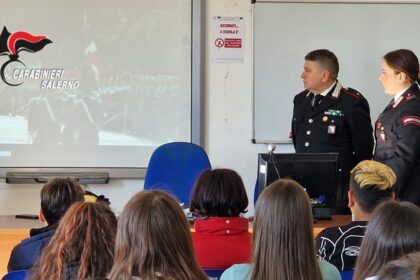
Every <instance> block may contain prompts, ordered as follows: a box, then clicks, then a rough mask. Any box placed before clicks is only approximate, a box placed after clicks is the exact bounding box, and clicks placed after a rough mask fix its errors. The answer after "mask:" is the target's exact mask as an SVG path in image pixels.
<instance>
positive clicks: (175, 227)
mask: <svg viewBox="0 0 420 280" xmlns="http://www.w3.org/2000/svg"><path fill="white" fill-rule="evenodd" d="M133 276H138V277H140V278H141V279H143V280H151V279H153V280H156V279H172V280H206V279H207V276H206V275H205V274H204V272H203V271H202V269H201V268H200V266H199V265H198V263H197V260H196V259H195V255H194V249H193V243H192V237H191V232H190V228H189V224H188V221H187V218H186V217H185V214H184V212H183V211H182V209H181V207H180V206H179V204H178V202H177V201H176V200H175V198H173V197H172V196H170V195H169V194H167V193H165V192H162V191H156V190H155V191H142V192H139V193H137V194H136V195H134V196H133V197H132V198H131V199H130V201H129V202H128V203H127V204H126V205H125V207H124V209H123V211H122V213H121V216H120V218H119V220H118V231H117V238H116V243H115V258H114V264H113V266H112V270H111V272H110V274H109V278H110V279H112V280H131V279H132V277H133Z"/></svg>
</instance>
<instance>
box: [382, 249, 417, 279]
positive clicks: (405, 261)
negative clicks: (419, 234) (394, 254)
mask: <svg viewBox="0 0 420 280" xmlns="http://www.w3.org/2000/svg"><path fill="white" fill-rule="evenodd" d="M378 280H420V252H416V253H411V254H408V255H404V256H402V257H401V258H399V259H397V260H395V261H391V262H389V263H387V264H386V265H385V266H384V267H383V268H382V269H381V270H380V271H379V273H378Z"/></svg>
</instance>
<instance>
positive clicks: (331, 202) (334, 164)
mask: <svg viewBox="0 0 420 280" xmlns="http://www.w3.org/2000/svg"><path fill="white" fill-rule="evenodd" d="M339 172H340V171H339V168H338V153H294V154H281V153H279V154H277V153H276V154H275V153H268V154H259V155H258V181H257V186H258V192H259V193H261V192H262V191H263V190H264V188H265V187H266V186H268V185H269V184H271V183H272V182H274V181H276V180H277V179H279V178H289V179H293V180H295V181H297V182H299V184H301V185H302V186H303V187H304V188H305V189H306V191H307V193H308V195H309V197H310V198H312V199H313V202H314V204H317V205H322V206H325V207H330V208H334V207H336V205H337V198H338V197H341V186H340V185H341V182H340V181H341V180H339V178H341V176H339Z"/></svg>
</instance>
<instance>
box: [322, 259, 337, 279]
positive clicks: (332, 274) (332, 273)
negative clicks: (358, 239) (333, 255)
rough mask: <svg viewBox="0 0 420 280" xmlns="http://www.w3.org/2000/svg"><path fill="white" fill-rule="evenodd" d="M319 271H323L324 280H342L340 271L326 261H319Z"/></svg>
mask: <svg viewBox="0 0 420 280" xmlns="http://www.w3.org/2000/svg"><path fill="white" fill-rule="evenodd" d="M318 265H319V269H320V270H321V274H322V279H324V280H341V275H340V272H339V271H338V269H337V268H336V267H335V266H334V265H332V264H330V263H329V262H327V261H324V260H318Z"/></svg>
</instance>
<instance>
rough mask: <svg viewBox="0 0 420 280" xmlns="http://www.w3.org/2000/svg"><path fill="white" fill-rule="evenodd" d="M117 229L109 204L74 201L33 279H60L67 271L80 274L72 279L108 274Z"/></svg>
mask: <svg viewBox="0 0 420 280" xmlns="http://www.w3.org/2000/svg"><path fill="white" fill-rule="evenodd" d="M116 231H117V219H116V218H115V215H114V213H113V212H112V211H111V209H110V208H109V206H108V205H106V204H105V203H92V202H83V201H80V202H76V203H74V204H73V205H72V206H71V207H70V208H69V209H68V211H67V212H66V214H65V215H64V216H63V218H62V219H61V221H60V223H59V226H58V228H57V231H56V232H55V233H54V236H53V237H52V239H51V241H50V242H49V244H48V245H47V247H45V249H44V251H43V253H42V256H41V258H40V262H39V266H38V267H36V268H35V271H34V274H33V275H32V277H31V279H60V278H61V277H62V275H63V272H64V271H67V270H68V271H71V272H70V273H75V274H76V275H71V277H70V278H71V279H79V280H82V279H91V278H95V277H105V276H106V275H107V274H108V272H109V271H110V269H111V266H112V260H113V256H114V244H115V235H116ZM68 266H70V267H71V266H76V269H74V270H72V269H68ZM66 268H67V269H66ZM68 276H70V275H68ZM76 276H77V278H76ZM66 279H67V278H66Z"/></svg>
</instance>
